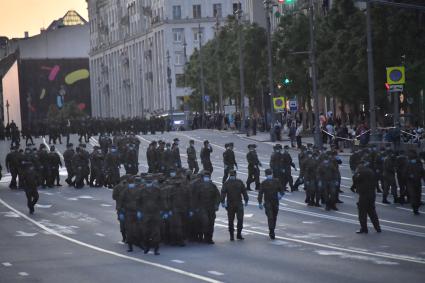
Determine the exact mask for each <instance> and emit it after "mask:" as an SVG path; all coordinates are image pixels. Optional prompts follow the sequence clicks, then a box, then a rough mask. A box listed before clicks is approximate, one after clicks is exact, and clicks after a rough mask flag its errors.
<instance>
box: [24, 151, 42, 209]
mask: <svg viewBox="0 0 425 283" xmlns="http://www.w3.org/2000/svg"><path fill="white" fill-rule="evenodd" d="M21 168H22V173H23V174H22V177H23V185H24V189H25V195H26V197H27V206H28V209H29V213H30V214H34V207H35V204H36V203H37V201H38V198H39V195H38V190H37V185H38V184H37V170H36V160H34V157H33V156H32V153H31V149H29V148H26V149H25V154H24V156H23V158H22V160H21Z"/></svg>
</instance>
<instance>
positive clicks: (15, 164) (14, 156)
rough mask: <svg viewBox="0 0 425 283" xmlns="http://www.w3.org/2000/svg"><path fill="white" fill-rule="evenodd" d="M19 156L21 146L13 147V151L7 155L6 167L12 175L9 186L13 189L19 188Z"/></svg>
mask: <svg viewBox="0 0 425 283" xmlns="http://www.w3.org/2000/svg"><path fill="white" fill-rule="evenodd" d="M19 158H20V154H19V148H18V147H15V146H13V147H12V148H11V152H9V153H8V154H7V155H6V169H7V172H10V175H11V176H12V179H11V180H10V184H9V188H10V189H12V190H14V189H17V188H18V186H17V182H16V178H17V177H18V172H19ZM19 182H21V180H19Z"/></svg>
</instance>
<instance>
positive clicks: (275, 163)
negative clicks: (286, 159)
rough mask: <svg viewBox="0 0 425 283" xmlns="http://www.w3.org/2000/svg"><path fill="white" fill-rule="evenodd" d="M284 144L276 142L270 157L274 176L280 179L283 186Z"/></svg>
mask: <svg viewBox="0 0 425 283" xmlns="http://www.w3.org/2000/svg"><path fill="white" fill-rule="evenodd" d="M282 160H283V159H282V145H280V144H276V145H274V146H273V153H272V155H271V157H270V168H271V170H272V173H273V178H276V179H278V180H279V182H280V184H281V186H282V188H283V163H282Z"/></svg>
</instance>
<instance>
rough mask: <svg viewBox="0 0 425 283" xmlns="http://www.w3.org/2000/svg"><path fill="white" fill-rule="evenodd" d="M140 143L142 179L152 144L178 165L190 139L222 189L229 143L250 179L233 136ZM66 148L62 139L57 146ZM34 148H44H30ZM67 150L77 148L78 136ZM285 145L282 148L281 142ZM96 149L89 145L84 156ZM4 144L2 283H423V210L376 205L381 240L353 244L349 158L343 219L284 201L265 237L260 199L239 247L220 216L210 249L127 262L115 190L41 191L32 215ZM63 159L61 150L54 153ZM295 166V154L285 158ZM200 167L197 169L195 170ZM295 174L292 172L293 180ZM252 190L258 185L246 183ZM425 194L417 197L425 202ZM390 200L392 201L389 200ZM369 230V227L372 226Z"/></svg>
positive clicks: (243, 146)
mask: <svg viewBox="0 0 425 283" xmlns="http://www.w3.org/2000/svg"><path fill="white" fill-rule="evenodd" d="M137 137H138V138H139V140H140V142H141V144H140V156H139V163H140V168H139V171H141V172H146V171H147V163H146V148H147V146H148V144H149V143H150V142H151V141H152V140H158V139H162V140H165V141H172V140H173V139H174V138H176V137H177V138H179V139H180V153H181V155H182V162H183V164H184V165H186V164H187V163H186V154H185V153H186V147H187V146H188V144H189V140H190V139H194V140H195V146H196V148H197V156H198V162H199V151H200V147H201V145H202V142H203V141H204V140H209V141H210V144H211V145H212V147H213V153H212V154H211V159H212V162H213V166H214V172H213V175H212V179H213V181H214V182H215V183H216V185H217V186H218V188H219V189H220V188H221V178H222V175H223V162H222V154H223V151H224V143H228V142H233V143H234V144H235V155H236V160H237V162H238V165H239V171H238V177H239V178H241V179H242V180H243V181H245V180H246V178H247V161H246V153H247V146H248V144H251V143H254V141H253V140H252V139H250V138H247V137H243V136H241V135H235V134H234V133H231V132H224V131H217V130H197V131H191V132H170V133H164V134H163V135H161V134H160V133H159V134H158V133H157V135H138V136H137ZM63 140H64V139H63ZM35 142H36V144H37V146H38V145H39V144H40V143H43V142H44V143H46V141H45V140H43V139H37V140H35ZM71 142H73V143H74V145H76V144H78V141H77V136H75V135H74V136H72V138H71ZM256 144H257V152H258V156H259V158H260V161H261V162H262V164H263V168H262V172H261V175H262V178H263V177H264V169H266V168H267V166H268V164H269V160H270V155H271V153H272V146H273V144H272V143H270V142H258V143H256ZM285 144H287V143H285ZM95 145H97V140H96V138H91V139H90V143H89V144H88V148H87V149H88V150H89V151H90V152H91V151H92V148H93V146H95ZM8 148H9V143H8V142H1V144H0V152H1V154H0V158H1V159H0V160H1V164H2V165H3V178H2V180H1V181H0V239H2V240H1V242H0V251H1V252H0V282H2V283H3V282H61V283H68V282H69V283H71V282H105V283H106V282H243V283H248V282H297V283H302V282H327V283H328V282H329V283H330V282H335V283H336V282H338V283H339V282H345V283H348V282H386V283H389V282H409V283H415V282H417V283H419V282H424V281H423V280H424V276H425V220H424V219H425V209H424V207H421V213H422V214H421V215H419V216H414V215H413V213H412V210H411V207H410V206H409V205H404V206H401V205H399V204H390V205H386V204H382V203H381V195H380V194H378V196H377V203H376V207H377V212H378V215H379V218H380V222H381V227H382V230H383V232H382V233H380V234H378V233H376V232H375V231H374V229H373V227H372V226H370V229H369V234H367V235H364V234H363V235H358V234H356V233H355V231H356V230H358V229H359V224H358V219H357V208H356V198H357V197H356V195H355V194H353V193H352V192H351V191H350V189H349V188H350V186H351V171H350V168H349V166H348V159H349V156H348V155H347V154H345V155H343V156H342V160H343V164H342V165H341V168H340V169H341V174H342V190H343V191H344V193H342V194H341V195H340V199H341V200H342V201H343V202H344V203H343V204H339V205H338V208H339V211H325V209H324V208H317V207H308V206H306V204H305V203H304V198H305V194H304V191H303V190H302V186H301V187H300V191H299V192H294V193H286V195H285V196H284V198H283V199H282V200H281V203H280V211H279V216H278V224H277V229H276V240H274V241H272V240H270V239H269V237H268V228H267V219H266V216H265V213H264V210H259V208H258V202H257V193H256V192H255V191H253V192H249V197H250V200H249V206H248V207H247V208H246V210H245V222H244V237H245V240H244V241H235V242H230V241H229V234H228V231H227V215H226V211H225V209H223V208H222V207H220V210H219V211H218V213H217V219H216V224H215V233H214V241H215V245H204V244H198V243H188V245H187V246H186V247H170V246H164V245H162V246H161V249H160V252H161V255H160V256H154V255H153V253H149V254H148V255H144V254H143V251H142V250H140V249H138V248H136V249H135V250H134V252H132V253H128V252H127V251H126V245H124V244H123V243H121V242H120V240H121V235H120V231H119V222H118V221H117V216H116V212H115V202H114V201H113V200H112V197H111V196H112V191H111V190H109V189H106V188H102V189H100V188H88V187H87V186H86V187H85V188H84V189H81V190H76V189H74V188H71V187H68V186H66V183H65V181H64V180H65V178H66V170H65V168H62V169H61V171H60V172H61V178H62V180H61V184H62V185H63V186H62V187H55V188H52V189H40V190H39V193H40V199H39V202H38V205H37V206H36V208H35V214H34V215H29V214H28V209H27V207H26V198H25V194H24V192H23V191H12V190H10V189H9V188H8V184H9V181H10V175H9V174H6V173H7V172H6V169H5V168H4V159H5V156H6V154H7V152H8ZM56 149H57V150H58V151H59V152H60V153H63V152H64V150H65V145H64V144H62V145H56ZM290 152H291V155H292V158H293V160H294V162H295V164H296V166H297V168H298V167H299V165H298V160H297V154H298V152H297V151H296V150H291V151H290ZM199 165H201V164H200V162H199ZM297 176H298V172H297V171H294V170H293V177H294V181H295V180H296V177H297ZM252 188H254V184H252ZM423 195H424V194H422V198H423V199H424V196H423ZM390 201H392V199H391V198H390ZM369 224H370V223H369Z"/></svg>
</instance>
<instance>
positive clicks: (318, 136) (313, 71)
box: [309, 0, 322, 147]
mask: <svg viewBox="0 0 425 283" xmlns="http://www.w3.org/2000/svg"><path fill="white" fill-rule="evenodd" d="M309 25H310V62H311V79H312V92H313V100H314V102H313V108H314V144H315V145H316V146H318V147H321V146H322V135H321V131H320V119H319V93H318V92H317V66H316V42H315V39H314V3H313V0H310V3H309Z"/></svg>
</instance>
